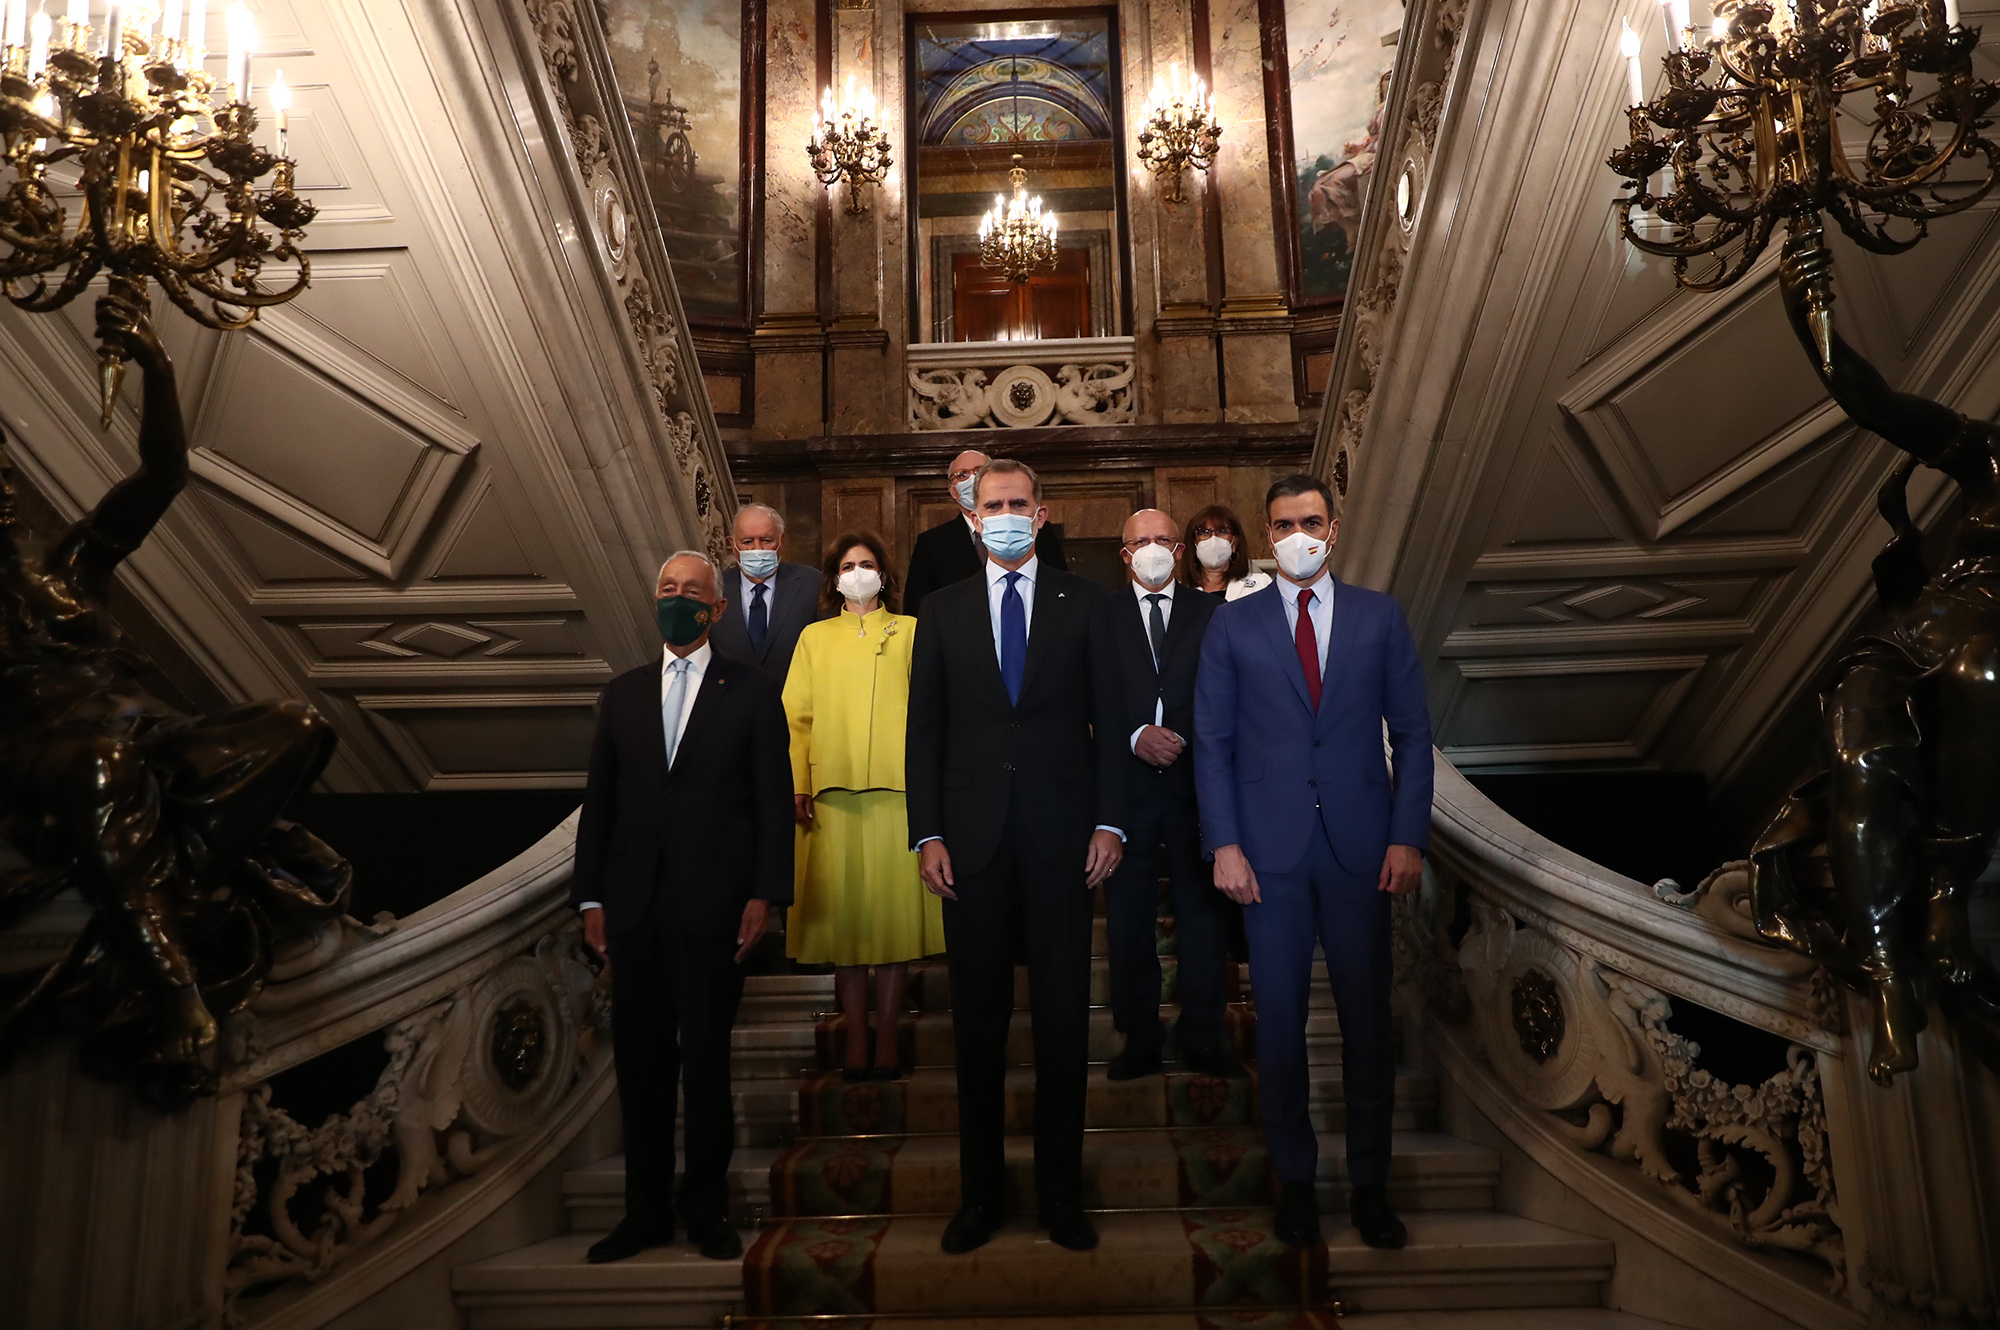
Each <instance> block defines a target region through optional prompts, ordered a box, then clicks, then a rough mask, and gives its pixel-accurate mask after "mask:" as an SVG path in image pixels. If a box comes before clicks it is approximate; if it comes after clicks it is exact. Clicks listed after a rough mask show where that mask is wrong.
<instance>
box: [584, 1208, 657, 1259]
mask: <svg viewBox="0 0 2000 1330" xmlns="http://www.w3.org/2000/svg"><path fill="white" fill-rule="evenodd" d="M673 1240H674V1230H673V1225H671V1224H669V1225H667V1226H665V1227H660V1226H657V1225H649V1224H635V1223H633V1222H632V1220H631V1218H630V1217H627V1218H625V1219H621V1220H619V1221H618V1227H617V1228H614V1229H612V1230H611V1231H610V1232H609V1233H607V1234H605V1235H604V1236H603V1237H601V1238H599V1239H598V1240H597V1241H595V1242H593V1243H591V1244H590V1250H589V1251H587V1252H585V1253H584V1256H583V1259H584V1260H586V1261H588V1262H590V1263H591V1264H592V1265H603V1264H605V1263H606V1262H607V1261H622V1260H624V1259H625V1258H627V1257H628V1256H637V1255H638V1254H639V1253H640V1252H642V1251H644V1250H646V1248H648V1247H664V1246H666V1245H667V1244H668V1243H670V1242H672V1241H673Z"/></svg>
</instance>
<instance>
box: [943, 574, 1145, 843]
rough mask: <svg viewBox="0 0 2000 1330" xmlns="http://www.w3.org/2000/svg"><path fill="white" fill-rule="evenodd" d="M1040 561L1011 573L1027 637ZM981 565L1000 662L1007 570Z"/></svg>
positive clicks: (1116, 831) (1118, 833)
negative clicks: (1014, 577) (1014, 578)
mask: <svg viewBox="0 0 2000 1330" xmlns="http://www.w3.org/2000/svg"><path fill="white" fill-rule="evenodd" d="M982 549H983V547H982ZM1041 562H1042V561H1041V559H1040V558H1039V557H1038V556H1036V555H1033V554H1030V555H1029V556H1028V561H1027V562H1026V563H1024V564H1022V565H1021V566H1020V567H1019V568H1016V569H1015V570H1014V571H1015V572H1017V573H1019V574H1020V575H1021V576H1020V580H1019V581H1017V582H1015V583H1014V594H1016V595H1018V596H1019V597H1020V598H1021V611H1022V613H1023V614H1024V615H1025V616H1026V626H1027V628H1028V631H1029V633H1030V634H1032V633H1033V632H1034V627H1035V575H1036V574H1037V573H1039V572H1040V571H1041ZM982 566H983V567H984V568H985V569H986V609H987V613H988V614H989V615H990V616H991V621H992V624H993V658H994V659H995V660H996V661H997V660H999V659H1000V599H1001V597H1003V596H1005V595H1006V594H1007V570H1006V569H1005V568H1002V567H1001V566H1000V565H999V564H997V563H995V562H993V560H991V559H988V560H986V562H985V563H984V564H983V565H982ZM1024 663H1025V662H1024ZM1097 830H1099V831H1108V832H1110V833H1111V834H1112V835H1114V836H1116V837H1117V838H1118V839H1119V840H1120V841H1121V842H1122V841H1123V840H1124V839H1125V833H1124V832H1123V831H1120V830H1119V829H1118V828H1117V827H1107V826H1103V825H1099V826H1098V828H1097ZM942 839H944V838H943V837H942V836H926V837H924V838H923V839H922V840H920V841H918V842H917V843H916V846H915V848H917V849H919V850H921V849H923V848H924V846H926V845H928V844H930V843H931V842H932V841H934V840H942Z"/></svg>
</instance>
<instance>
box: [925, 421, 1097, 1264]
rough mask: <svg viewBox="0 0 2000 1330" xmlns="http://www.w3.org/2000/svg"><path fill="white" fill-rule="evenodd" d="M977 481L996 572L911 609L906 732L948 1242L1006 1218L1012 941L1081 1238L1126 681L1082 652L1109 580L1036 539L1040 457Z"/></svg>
mask: <svg viewBox="0 0 2000 1330" xmlns="http://www.w3.org/2000/svg"><path fill="white" fill-rule="evenodd" d="M977 485H978V488H977V491H976V493H977V496H978V497H977V505H976V508H977V517H978V525H979V528H980V537H981V541H982V543H983V544H984V545H985V547H986V552H987V563H986V569H985V575H984V576H981V577H973V578H970V579H967V580H965V581H961V582H957V583H954V584H953V585H951V586H948V587H945V588H943V589H941V590H939V591H937V592H936V593H935V594H934V595H933V596H932V598H931V603H930V606H929V607H928V608H927V609H926V611H925V613H924V617H923V618H922V619H921V620H919V621H918V625H917V641H916V658H915V662H914V664H913V666H912V670H911V676H910V721H909V741H908V745H907V748H906V763H907V767H908V782H909V807H910V838H911V840H912V841H913V842H914V843H915V845H916V848H917V851H918V854H919V856H920V859H919V871H920V872H921V873H922V874H923V879H924V884H925V885H926V886H927V887H929V888H930V890H931V891H932V892H934V893H936V894H937V895H939V896H941V897H943V898H944V936H945V958H946V961H947V963H948V965H949V967H950V973H951V1019H952V1034H953V1037H954V1042H955V1044H956V1047H957V1052H958V1154H959V1190H960V1209H959V1212H958V1214H957V1215H956V1216H954V1217H953V1219H952V1221H951V1223H950V1224H949V1225H948V1226H947V1227H946V1228H945V1231H944V1241H943V1244H942V1245H943V1247H944V1250H945V1251H947V1252H951V1253H953V1254H956V1253H960V1252H967V1251H971V1250H972V1249H973V1248H975V1247H978V1246H981V1245H982V1244H984V1243H985V1242H986V1240H987V1239H988V1238H989V1237H991V1236H992V1235H993V1231H994V1230H995V1229H997V1228H998V1227H999V1226H1000V1221H1001V1209H1000V1205H1001V1182H1002V1179H1003V1177H1004V1174H1005V1161H1004V1158H1003V1156H1002V1146H1003V1142H1004V1138H1005V1132H1006V1105H1005V1102H1004V1092H1005V1083H1006V1073H1007V1027H1008V1024H1009V1022H1010V1019H1011V1018H1012V1016H1013V1012H1014V956H1015V948H1016V945H1017V943H1018V944H1019V945H1020V946H1021V947H1022V948H1023V949H1024V950H1025V951H1026V954H1027V962H1028V999H1029V1008H1030V1010H1031V1012H1032V1014H1033V1019H1034V1032H1035V1193H1036V1202H1037V1209H1038V1216H1037V1217H1038V1222H1039V1223H1040V1224H1041V1226H1042V1227H1043V1228H1046V1229H1048V1230H1049V1236H1050V1237H1051V1238H1052V1239H1054V1240H1055V1241H1056V1242H1057V1243H1059V1244H1061V1245H1062V1246H1064V1247H1068V1248H1070V1249H1071V1250H1074V1251H1087V1250H1089V1249H1090V1248H1092V1247H1095V1246H1096V1245H1097V1231H1096V1229H1094V1228H1093V1227H1092V1226H1091V1223H1090V1220H1089V1219H1088V1218H1086V1217H1085V1215H1084V1213H1083V1193H1082V1183H1083V1123H1084V1092H1085V1085H1086V1077H1087V1062H1088V1059H1089V1053H1090V920H1091V906H1092V891H1091V888H1094V887H1095V886H1096V885H1097V884H1098V883H1100V882H1102V881H1104V880H1105V879H1106V878H1107V877H1109V876H1110V875H1111V872H1112V870H1113V869H1115V868H1116V867H1117V866H1118V859H1119V856H1120V854H1121V849H1120V845H1121V842H1122V841H1123V839H1124V833H1123V832H1122V831H1121V830H1119V827H1120V826H1121V824H1122V821H1123V817H1124V811H1123V807H1122V805H1123V801H1124V782H1123V781H1122V780H1120V779H1118V775H1117V773H1116V771H1115V768H1114V763H1115V762H1116V760H1117V758H1118V757H1119V755H1120V753H1121V745H1122V743H1123V739H1122V738H1121V736H1120V735H1119V734H1118V733H1117V732H1116V731H1117V726H1116V724H1115V722H1114V721H1113V713H1114V712H1115V710H1116V701H1117V695H1116V691H1115V689H1114V688H1112V687H1111V686H1110V684H1111V680H1110V678H1109V676H1108V674H1107V673H1106V672H1104V671H1101V670H1099V669H1097V668H1096V667H1095V664H1094V662H1093V661H1092V659H1091V654H1090V612H1091V610H1092V608H1093V607H1094V606H1095V605H1096V603H1097V601H1098V600H1099V599H1100V598H1102V596H1103V594H1104V592H1103V591H1102V590H1101V589H1100V588H1099V587H1098V586H1097V585H1096V584H1094V583H1092V582H1090V581H1087V580H1086V579H1084V578H1081V577H1077V576H1075V575H1074V574H1071V573H1066V572H1057V571H1055V570H1053V569H1050V568H1046V567H1043V566H1042V565H1041V563H1040V560H1039V559H1038V558H1037V557H1036V553H1035V544H1034V533H1035V529H1036V528H1037V527H1039V526H1040V525H1041V524H1042V523H1043V521H1045V520H1046V518H1047V515H1048V510H1047V509H1046V508H1044V507H1043V506H1042V495H1041V489H1042V487H1041V482H1040V481H1039V480H1037V479H1036V478H1035V473H1034V472H1033V471H1031V470H1029V469H1028V468H1027V467H1025V466H1023V465H1022V464H1021V463H1019V462H1014V461H1009V460H1005V459H1003V460H1001V461H997V462H989V463H987V464H986V466H985V467H983V468H982V469H981V471H980V474H979V477H978V481H977ZM1093 731H1094V732H1093Z"/></svg>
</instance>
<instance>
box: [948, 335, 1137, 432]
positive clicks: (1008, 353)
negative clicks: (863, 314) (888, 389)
mask: <svg viewBox="0 0 2000 1330" xmlns="http://www.w3.org/2000/svg"><path fill="white" fill-rule="evenodd" d="M908 365H909V376H910V377H909V394H908V400H909V419H908V425H909V428H911V429H913V430H949V429H1036V428H1039V427H1041V426H1057V425H1062V426H1087V425H1129V424H1131V423H1132V422H1133V421H1134V420H1135V419H1137V414H1138V396H1139V394H1138V389H1137V386H1136V384H1135V380H1134V368H1135V366H1134V361H1133V355H1132V339H1131V338H1129V337H1073V338H1052V339H1049V340H1046V341H1040V340H1037V341H1021V342H917V343H914V344H912V345H911V346H910V348H909V353H908Z"/></svg>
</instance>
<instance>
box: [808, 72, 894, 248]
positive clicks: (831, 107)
mask: <svg viewBox="0 0 2000 1330" xmlns="http://www.w3.org/2000/svg"><path fill="white" fill-rule="evenodd" d="M806 156H807V157H809V158H811V160H812V168H813V174H814V175H816V176H818V177H819V179H820V181H821V183H822V184H826V185H834V184H838V183H839V182H840V181H842V180H845V181H846V182H847V209H846V211H847V213H848V215H849V216H854V215H858V214H860V213H864V212H867V211H868V196H867V189H868V186H869V185H871V184H880V183H881V182H882V180H883V179H884V178H885V177H887V176H888V174H889V167H890V166H891V165H892V164H893V163H892V159H891V157H890V156H889V133H888V131H887V130H885V129H884V128H882V126H881V125H879V124H877V123H876V122H875V94H874V93H872V92H869V91H868V90H867V89H866V88H864V89H862V90H861V96H860V100H859V101H856V99H855V94H854V77H853V76H852V75H849V76H848V79H847V101H846V104H845V105H836V104H835V102H834V100H833V89H832V88H827V89H826V90H825V92H824V93H822V94H821V96H820V109H819V114H818V115H817V116H816V117H814V119H813V136H812V140H811V141H810V142H809V143H807V144H806Z"/></svg>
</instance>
